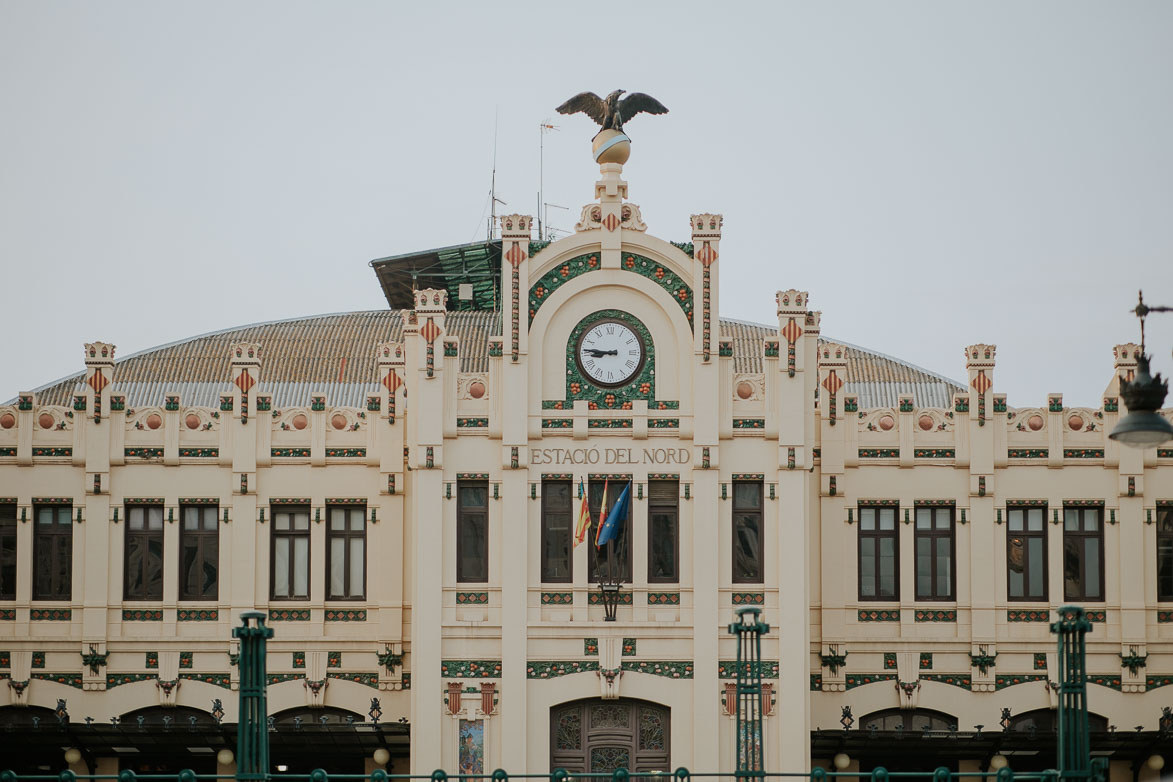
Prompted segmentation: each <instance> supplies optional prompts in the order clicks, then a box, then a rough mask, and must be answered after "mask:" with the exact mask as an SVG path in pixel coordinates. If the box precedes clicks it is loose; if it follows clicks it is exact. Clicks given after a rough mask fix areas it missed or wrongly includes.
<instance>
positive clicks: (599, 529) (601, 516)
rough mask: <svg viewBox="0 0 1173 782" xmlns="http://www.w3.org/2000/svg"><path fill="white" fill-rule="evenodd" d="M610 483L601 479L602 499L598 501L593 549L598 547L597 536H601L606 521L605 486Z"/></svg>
mask: <svg viewBox="0 0 1173 782" xmlns="http://www.w3.org/2000/svg"><path fill="white" fill-rule="evenodd" d="M608 483H610V481H608V480H607V479H606V478H604V479H603V499H602V500H600V501H599V526H598V527H597V528H596V529H595V548H598V547H599V535H602V534H603V522H605V521H606V520H607V485H608Z"/></svg>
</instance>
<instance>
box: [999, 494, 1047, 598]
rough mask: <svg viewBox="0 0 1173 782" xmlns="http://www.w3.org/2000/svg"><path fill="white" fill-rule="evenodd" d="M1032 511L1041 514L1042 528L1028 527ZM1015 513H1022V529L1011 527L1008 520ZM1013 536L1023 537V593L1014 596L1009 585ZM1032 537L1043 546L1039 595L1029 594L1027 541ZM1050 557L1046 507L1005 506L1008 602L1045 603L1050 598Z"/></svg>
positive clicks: (1029, 577) (1029, 571)
mask: <svg viewBox="0 0 1173 782" xmlns="http://www.w3.org/2000/svg"><path fill="white" fill-rule="evenodd" d="M1032 511H1037V512H1038V513H1040V514H1042V529H1038V530H1032V529H1030V514H1031V512H1032ZM1015 513H1021V514H1022V529H1021V530H1020V531H1017V532H1016V531H1015V530H1013V529H1012V528H1011V524H1012V522H1011V520H1010V519H1011V518H1012V517H1013V516H1014V515H1015ZM1015 537H1018V538H1022V539H1023V546H1022V551H1023V558H1022V591H1023V594H1022V595H1020V596H1015V595H1014V594H1013V593H1012V591H1011V586H1010V573H1011V571H1010V541H1011V539H1012V538H1015ZM1032 539H1038V540H1041V541H1042V548H1043V560H1042V563H1043V565H1042V569H1043V593H1042V595H1039V596H1036V595H1032V594H1030V579H1031V568H1030V553H1029V550H1030V547H1029V543H1028V541H1030V540H1032ZM1050 559H1051V558H1050V556H1049V549H1048V540H1047V507H1046V506H1045V505H1044V506H1041V507H1040V506H1037V505H1033V506H1026V505H1021V506H1014V505H1011V506H1009V507H1008V508H1006V600H1007V601H1009V602H1014V603H1045V602H1047V601H1048V600H1049V599H1050V597H1049V596H1050V593H1051V590H1050V583H1049V581H1048V579H1049V578H1050Z"/></svg>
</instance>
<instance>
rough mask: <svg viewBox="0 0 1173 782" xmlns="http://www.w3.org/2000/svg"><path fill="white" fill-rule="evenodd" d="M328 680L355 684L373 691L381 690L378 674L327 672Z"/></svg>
mask: <svg viewBox="0 0 1173 782" xmlns="http://www.w3.org/2000/svg"><path fill="white" fill-rule="evenodd" d="M326 678H327V679H340V680H341V681H345V682H354V683H355V684H361V685H363V686H364V687H371V688H372V689H378V688H379V674H377V673H342V672H341V671H327V672H326Z"/></svg>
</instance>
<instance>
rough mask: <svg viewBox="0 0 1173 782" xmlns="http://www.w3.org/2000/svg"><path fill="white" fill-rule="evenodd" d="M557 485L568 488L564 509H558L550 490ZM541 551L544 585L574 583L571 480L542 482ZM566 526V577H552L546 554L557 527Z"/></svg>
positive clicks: (572, 485) (541, 574)
mask: <svg viewBox="0 0 1173 782" xmlns="http://www.w3.org/2000/svg"><path fill="white" fill-rule="evenodd" d="M555 485H563V486H565V487H566V497H567V502H566V506H565V507H564V508H556V507H553V505H554V496H553V495H554V492H552V491H550V488H551V487H552V486H555ZM541 514H542V519H541V527H542V532H541V541H540V542H539V545H540V546H541V551H540V552H539V557H538V559H539V560H540V565H539V567H540V570H541V573H540V576H541V583H543V584H570V583H573V582H574V522H575V518H574V482H573V481H569V480H545V479H543V480H542V505H541ZM563 523H564V524H565V533H566V575H565V576H555V575H551V569H552V568H551V567H550V560H548V559H547V557H546V552H547V551H548V550H549V546H550V545H551V542H552V541H551V535H552V533H553V532H554V531H555V528H556V526H561V525H562V524H563Z"/></svg>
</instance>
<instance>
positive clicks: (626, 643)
mask: <svg viewBox="0 0 1173 782" xmlns="http://www.w3.org/2000/svg"><path fill="white" fill-rule="evenodd" d="M635 645H636V639H634V638H624V639H623V651H622V652H621V654H622V655H623V656H624V657H635V648H636V647H635Z"/></svg>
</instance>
